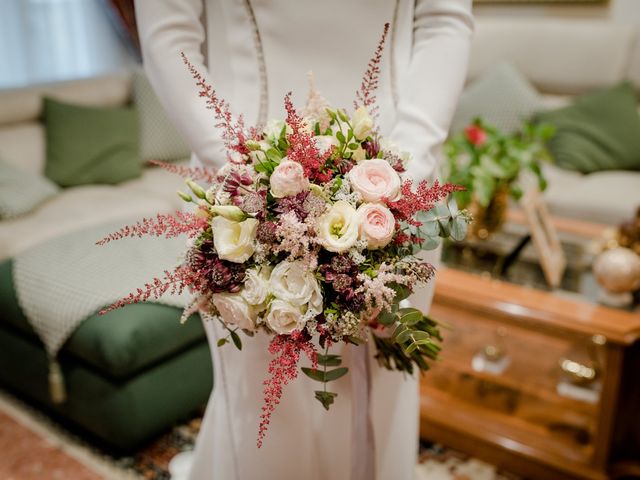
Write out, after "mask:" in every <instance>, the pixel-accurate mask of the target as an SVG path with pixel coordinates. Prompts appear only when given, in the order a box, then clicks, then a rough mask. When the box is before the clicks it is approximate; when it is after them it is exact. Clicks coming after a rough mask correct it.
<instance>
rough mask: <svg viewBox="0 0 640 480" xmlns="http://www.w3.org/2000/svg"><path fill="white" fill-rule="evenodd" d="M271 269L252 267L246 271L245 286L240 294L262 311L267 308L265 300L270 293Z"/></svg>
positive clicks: (257, 309)
mask: <svg viewBox="0 0 640 480" xmlns="http://www.w3.org/2000/svg"><path fill="white" fill-rule="evenodd" d="M268 282H269V269H268V268H262V269H260V271H258V269H257V268H252V269H251V270H247V271H246V272H245V277H244V287H243V288H242V291H241V292H240V294H241V295H242V298H244V299H245V300H246V302H247V303H248V304H249V305H251V306H252V307H254V308H255V309H256V311H258V312H261V311H262V310H264V309H265V308H266V305H265V302H266V301H267V296H268V295H269V283H268Z"/></svg>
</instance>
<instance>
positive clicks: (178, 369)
mask: <svg viewBox="0 0 640 480" xmlns="http://www.w3.org/2000/svg"><path fill="white" fill-rule="evenodd" d="M60 364H61V367H62V372H63V375H64V379H65V385H66V389H67V401H66V402H65V403H63V404H60V405H54V404H52V403H51V400H50V397H49V390H48V380H47V375H48V361H47V355H46V353H45V352H44V350H43V349H42V348H41V346H39V345H38V344H37V343H35V342H34V341H33V340H32V339H29V338H26V337H25V336H24V335H21V334H19V333H17V332H16V331H15V330H7V329H6V328H4V327H3V326H1V325H0V385H2V386H3V387H5V388H7V389H9V390H10V391H12V392H15V393H18V394H20V395H21V396H25V397H27V398H28V399H29V400H32V401H35V402H37V403H38V404H39V405H40V406H42V407H45V408H46V409H47V410H48V411H49V412H51V413H53V414H54V415H56V416H57V418H60V417H62V418H63V419H67V420H69V421H70V422H72V423H73V424H75V425H79V426H81V427H82V428H83V430H84V431H85V432H89V433H91V434H93V436H94V437H96V438H97V439H99V440H102V441H103V442H106V443H107V444H108V445H106V446H110V447H115V448H116V449H118V450H124V451H131V450H133V449H137V448H139V447H140V446H141V445H142V444H144V443H145V442H147V441H148V440H150V439H152V438H154V437H156V436H157V435H158V434H160V433H162V432H164V431H166V430H167V429H168V428H169V427H171V426H172V425H174V424H175V423H176V422H179V421H181V420H184V419H185V418H187V417H188V416H189V415H191V414H193V413H194V412H196V411H198V410H199V409H200V408H201V407H202V405H204V404H205V402H206V401H207V398H208V397H209V394H210V393H211V388H212V380H213V372H212V365H211V356H210V353H209V347H208V345H207V343H206V342H204V341H202V342H199V343H197V344H196V345H194V346H192V348H189V349H187V350H185V351H184V352H182V353H180V354H178V355H175V356H173V357H171V358H169V359H167V360H165V361H164V362H162V363H160V364H158V365H156V366H154V367H152V368H149V369H147V370H145V371H144V372H142V373H140V374H139V375H136V376H135V377H133V378H131V379H128V380H126V381H119V380H110V379H108V378H105V377H103V376H102V375H100V374H99V373H97V372H95V371H94V370H93V369H90V368H87V367H86V366H85V365H83V364H82V363H80V362H78V361H76V360H75V359H74V358H73V357H71V356H70V355H66V354H62V355H61V357H60Z"/></svg>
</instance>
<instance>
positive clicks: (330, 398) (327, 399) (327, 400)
mask: <svg viewBox="0 0 640 480" xmlns="http://www.w3.org/2000/svg"><path fill="white" fill-rule="evenodd" d="M315 394H316V399H317V400H318V401H319V402H320V403H321V404H322V406H323V407H324V408H325V410H329V407H330V406H331V405H333V402H334V400H335V398H336V397H337V396H338V394H337V393H334V392H325V391H323V390H316V391H315Z"/></svg>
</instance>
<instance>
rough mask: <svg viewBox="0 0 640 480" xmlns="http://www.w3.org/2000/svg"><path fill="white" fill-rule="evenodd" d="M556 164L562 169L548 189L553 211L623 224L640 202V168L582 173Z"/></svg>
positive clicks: (589, 219)
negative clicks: (636, 170) (635, 169)
mask: <svg viewBox="0 0 640 480" xmlns="http://www.w3.org/2000/svg"><path fill="white" fill-rule="evenodd" d="M552 168H553V169H555V170H557V171H558V172H555V174H556V175H554V176H552V177H551V178H550V179H549V189H548V190H547V192H545V198H546V200H547V203H548V205H549V210H550V211H551V213H552V214H555V215H558V216H562V217H571V218H578V219H581V220H586V221H590V222H598V223H604V224H609V225H619V224H620V223H622V222H624V221H627V220H629V218H631V216H632V215H633V212H635V211H636V209H637V207H638V205H640V172H632V171H622V170H612V171H606V172H598V173H591V174H589V175H582V174H579V173H576V172H569V171H566V170H560V169H559V168H557V167H552ZM547 170H549V169H548V168H547ZM558 174H559V175H558Z"/></svg>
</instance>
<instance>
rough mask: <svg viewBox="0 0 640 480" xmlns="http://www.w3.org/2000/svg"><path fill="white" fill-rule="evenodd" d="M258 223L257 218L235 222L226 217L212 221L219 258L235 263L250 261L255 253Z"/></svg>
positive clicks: (215, 218)
mask: <svg viewBox="0 0 640 480" xmlns="http://www.w3.org/2000/svg"><path fill="white" fill-rule="evenodd" d="M258 223H259V222H258V220H256V219H255V218H247V219H246V220H244V221H242V222H234V221H233V220H227V219H226V218H224V217H214V218H213V219H212V220H211V231H212V232H213V244H214V246H215V247H216V251H217V252H218V257H220V258H221V259H222V260H228V261H230V262H234V263H244V262H246V261H247V260H249V257H251V255H253V252H254V251H255V247H254V240H255V238H256V229H257V228H258Z"/></svg>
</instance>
